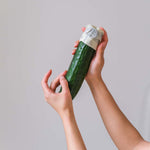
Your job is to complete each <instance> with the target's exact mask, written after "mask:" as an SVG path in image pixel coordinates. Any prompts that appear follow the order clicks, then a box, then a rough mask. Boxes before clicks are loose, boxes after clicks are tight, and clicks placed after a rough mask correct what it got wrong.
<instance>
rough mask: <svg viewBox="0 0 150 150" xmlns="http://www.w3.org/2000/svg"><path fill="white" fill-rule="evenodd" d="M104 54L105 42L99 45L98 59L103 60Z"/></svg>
mask: <svg viewBox="0 0 150 150" xmlns="http://www.w3.org/2000/svg"><path fill="white" fill-rule="evenodd" d="M103 55H104V47H103V43H100V45H98V47H97V50H96V59H97V60H101V58H102V57H103Z"/></svg>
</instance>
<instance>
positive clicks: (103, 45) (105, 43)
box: [100, 27, 108, 49]
mask: <svg viewBox="0 0 150 150" xmlns="http://www.w3.org/2000/svg"><path fill="white" fill-rule="evenodd" d="M100 29H101V30H103V31H104V35H103V37H102V41H101V44H102V48H103V49H105V48H106V45H107V42H108V36H107V32H106V30H105V29H104V28H103V27H100Z"/></svg>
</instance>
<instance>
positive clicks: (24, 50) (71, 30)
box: [0, 0, 150, 150]
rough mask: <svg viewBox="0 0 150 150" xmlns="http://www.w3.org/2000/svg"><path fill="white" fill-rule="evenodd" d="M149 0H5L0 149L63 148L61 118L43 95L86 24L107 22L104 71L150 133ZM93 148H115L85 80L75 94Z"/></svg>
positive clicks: (0, 40)
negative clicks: (48, 75)
mask: <svg viewBox="0 0 150 150" xmlns="http://www.w3.org/2000/svg"><path fill="white" fill-rule="evenodd" d="M149 15H150V1H149V0H124V1H123V0H122V1H121V0H113V1H112V0H105V1H104V0H103V1H102V0H76V1H73V0H55V1H54V0H1V1H0V18H1V19H0V149H1V150H58V149H61V150H65V149H67V146H66V140H65V134H64V129H63V124H62V121H61V119H60V117H59V116H58V114H57V113H56V112H55V111H54V110H53V109H52V108H51V106H49V105H48V104H47V103H46V102H45V100H44V95H43V91H42V87H41V80H42V78H43V76H44V74H45V73H46V72H48V71H49V69H52V71H53V73H52V76H51V78H50V79H49V83H50V82H51V81H52V80H53V79H54V78H55V77H56V76H57V75H59V74H60V73H61V72H63V71H64V70H66V69H68V67H69V64H70V62H71V60H72V57H73V56H72V55H71V52H72V50H73V45H74V42H75V41H76V40H78V39H79V38H80V36H81V34H82V31H81V28H82V27H83V26H85V25H87V24H93V25H95V26H102V27H104V28H105V29H106V31H107V33H108V37H109V43H108V46H107V48H106V50H105V66H104V69H103V72H102V73H103V79H104V81H105V83H106V85H107V86H108V89H109V90H110V92H111V93H112V95H113V97H114V98H115V100H116V102H117V104H118V106H119V107H120V108H121V110H122V111H123V113H124V114H125V115H126V116H127V117H128V119H129V120H130V121H131V122H132V124H133V125H134V126H135V127H136V128H137V129H138V130H139V132H140V133H141V134H142V136H143V137H144V138H145V139H146V140H150V126H148V124H149V125H150V96H149V95H150V94H149V93H150V20H149ZM73 105H74V111H75V116H76V120H77V123H78V126H79V129H80V131H81V134H82V136H83V139H84V141H85V144H86V147H87V149H88V150H99V149H105V150H116V149H117V148H116V147H115V145H114V144H113V142H112V140H111V138H110V137H109V135H108V133H107V131H106V129H105V127H104V125H103V122H102V119H101V117H100V115H99V113H98V110H97V107H96V105H95V102H94V100H93V97H92V95H91V92H90V89H89V87H88V85H87V83H86V81H84V83H83V85H82V87H81V89H80V91H79V93H78V95H77V96H76V98H75V99H74V101H73Z"/></svg>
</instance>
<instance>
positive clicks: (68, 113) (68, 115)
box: [60, 109, 74, 121]
mask: <svg viewBox="0 0 150 150" xmlns="http://www.w3.org/2000/svg"><path fill="white" fill-rule="evenodd" d="M60 117H61V119H62V121H65V120H66V119H70V118H74V112H73V110H69V109H67V110H65V111H64V112H63V113H61V114H60Z"/></svg>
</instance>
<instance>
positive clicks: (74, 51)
mask: <svg viewBox="0 0 150 150" xmlns="http://www.w3.org/2000/svg"><path fill="white" fill-rule="evenodd" d="M81 30H82V32H84V31H85V27H82V28H81ZM79 42H80V41H79V40H77V41H76V42H75V43H74V48H77V47H78V45H79ZM76 50H77V49H73V50H72V55H74V54H75V53H76Z"/></svg>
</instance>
